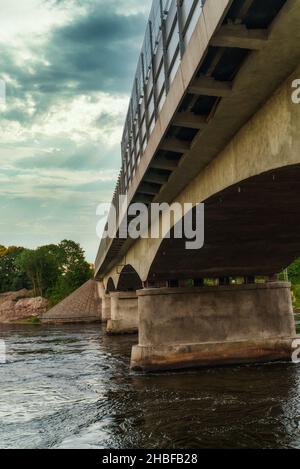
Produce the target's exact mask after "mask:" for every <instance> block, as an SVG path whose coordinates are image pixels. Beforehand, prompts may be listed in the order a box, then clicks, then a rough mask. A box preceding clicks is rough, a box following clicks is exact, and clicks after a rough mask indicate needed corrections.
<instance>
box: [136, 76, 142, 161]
mask: <svg viewBox="0 0 300 469" xmlns="http://www.w3.org/2000/svg"><path fill="white" fill-rule="evenodd" d="M135 91H136V100H137V108H138V125H139V141H140V157H141V156H142V152H143V137H142V119H141V106H140V96H139V88H138V79H137V78H136V79H135Z"/></svg>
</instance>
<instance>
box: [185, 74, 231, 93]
mask: <svg viewBox="0 0 300 469" xmlns="http://www.w3.org/2000/svg"><path fill="white" fill-rule="evenodd" d="M188 92H189V93H191V94H196V95H199V96H216V97H219V98H226V97H227V96H230V94H231V93H232V84H231V83H230V82H227V81H218V80H215V79H214V78H209V77H201V78H196V80H194V81H193V83H192V85H191V86H190V87H189V90H188Z"/></svg>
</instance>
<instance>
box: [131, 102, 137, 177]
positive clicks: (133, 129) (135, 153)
mask: <svg viewBox="0 0 300 469" xmlns="http://www.w3.org/2000/svg"><path fill="white" fill-rule="evenodd" d="M131 103H132V101H131ZM131 125H132V136H133V154H134V169H136V162H137V151H136V133H135V122H134V114H133V105H131Z"/></svg>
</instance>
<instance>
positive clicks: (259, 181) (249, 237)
mask: <svg viewBox="0 0 300 469" xmlns="http://www.w3.org/2000/svg"><path fill="white" fill-rule="evenodd" d="M298 181H300V164H298V165H290V166H286V167H282V168H278V169H276V170H272V171H268V172H265V173H263V174H260V175H258V176H254V177H250V178H248V179H246V180H244V181H242V182H240V183H238V184H234V185H233V186H231V187H228V188H227V189H224V190H223V191H221V192H219V193H217V194H215V195H213V196H212V197H210V198H208V199H207V200H206V201H205V230H204V231H205V242H204V246H203V248H202V249H200V250H187V249H186V241H187V240H186V239H185V238H183V239H175V238H174V229H172V231H171V235H170V238H169V239H167V238H165V239H164V240H163V241H162V242H161V244H160V246H159V248H158V250H157V253H156V256H155V258H154V260H153V262H152V264H151V266H150V270H149V274H148V281H150V282H151V281H158V280H173V279H195V278H197V279H198V278H205V277H230V276H248V275H254V276H255V275H271V274H274V273H277V272H280V271H282V270H283V269H284V268H285V267H287V266H288V265H289V264H290V263H291V262H292V261H293V260H294V259H295V258H297V257H299V255H300V207H299V203H298V201H299V198H300V183H299V182H298ZM180 223H181V222H180Z"/></svg>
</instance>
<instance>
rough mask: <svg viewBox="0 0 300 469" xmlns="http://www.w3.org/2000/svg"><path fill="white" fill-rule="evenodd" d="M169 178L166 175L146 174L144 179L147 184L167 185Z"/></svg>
mask: <svg viewBox="0 0 300 469" xmlns="http://www.w3.org/2000/svg"><path fill="white" fill-rule="evenodd" d="M168 179H169V176H166V175H165V174H151V173H150V174H146V175H145V177H144V181H145V182H149V183H153V184H161V185H163V184H166V182H168Z"/></svg>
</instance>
